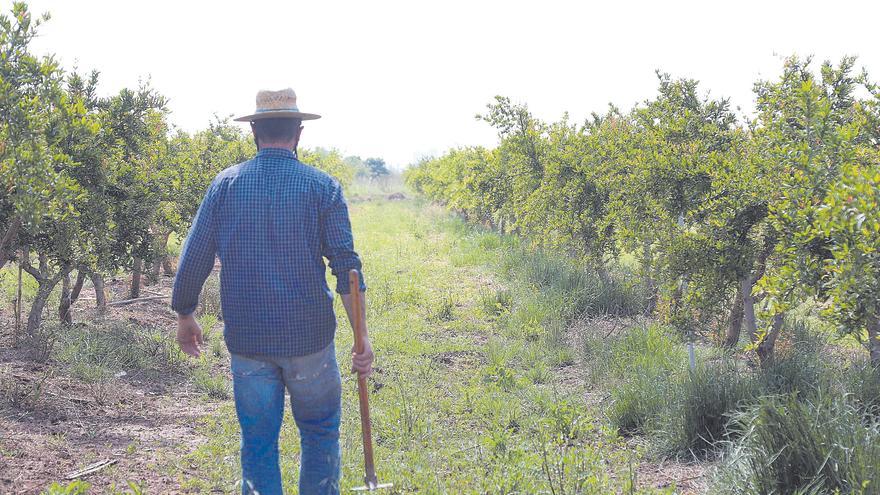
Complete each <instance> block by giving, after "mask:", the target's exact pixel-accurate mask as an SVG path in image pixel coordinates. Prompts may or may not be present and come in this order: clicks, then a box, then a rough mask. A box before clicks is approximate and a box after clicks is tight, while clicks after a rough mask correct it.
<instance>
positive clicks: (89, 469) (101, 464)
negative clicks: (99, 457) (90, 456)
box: [64, 459, 116, 480]
mask: <svg viewBox="0 0 880 495" xmlns="http://www.w3.org/2000/svg"><path fill="white" fill-rule="evenodd" d="M114 464H116V459H104V460H103V461H98V462H96V463H94V464H89V465H88V466H86V467H84V468H82V469H80V470H78V471H74V472H72V473H70V474H68V475H67V476H65V477H64V479H66V480H75V479H77V478H82V477H83V476H85V475H87V474H92V473H94V472H96V471H100V470H102V469H104V468H105V467H107V466H112V465H114Z"/></svg>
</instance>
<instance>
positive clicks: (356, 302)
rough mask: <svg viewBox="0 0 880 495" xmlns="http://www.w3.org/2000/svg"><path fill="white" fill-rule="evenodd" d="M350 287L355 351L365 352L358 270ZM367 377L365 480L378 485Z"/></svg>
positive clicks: (363, 384)
mask: <svg viewBox="0 0 880 495" xmlns="http://www.w3.org/2000/svg"><path fill="white" fill-rule="evenodd" d="M348 287H349V289H351V290H350V293H351V312H352V313H354V318H353V323H352V327H353V330H354V352H355V353H357V354H360V353H362V352H364V330H365V328H366V322H365V321H364V317H363V310H362V309H361V284H360V274H359V273H358V271H357V270H351V271H350V272H348ZM368 394H369V389H368V388H367V379H366V378H364V377H361V376H358V401H359V402H360V406H361V435H362V437H363V442H364V481H365V482H366V484H367V486H368V487H371V486H376V485H377V484H378V482H379V481H378V479H377V478H376V466H375V464H374V462H373V429H372V427H371V426H370V399H369V395H368Z"/></svg>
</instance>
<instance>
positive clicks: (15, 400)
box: [0, 369, 52, 411]
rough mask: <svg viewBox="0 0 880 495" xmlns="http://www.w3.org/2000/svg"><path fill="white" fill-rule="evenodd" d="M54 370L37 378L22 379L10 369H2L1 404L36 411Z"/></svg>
mask: <svg viewBox="0 0 880 495" xmlns="http://www.w3.org/2000/svg"><path fill="white" fill-rule="evenodd" d="M51 377H52V372H51V371H47V372H45V373H43V374H42V375H41V376H40V377H38V378H37V379H36V380H33V381H30V380H20V379H18V378H16V377H15V376H14V375H13V374H12V373H11V372H10V371H9V370H8V369H3V370H0V404H3V405H8V406H11V407H13V408H16V409H20V410H23V411H35V410H37V409H38V408H39V407H40V402H41V399H42V397H43V389H44V387H45V385H46V382H47V381H48V380H49V378H51Z"/></svg>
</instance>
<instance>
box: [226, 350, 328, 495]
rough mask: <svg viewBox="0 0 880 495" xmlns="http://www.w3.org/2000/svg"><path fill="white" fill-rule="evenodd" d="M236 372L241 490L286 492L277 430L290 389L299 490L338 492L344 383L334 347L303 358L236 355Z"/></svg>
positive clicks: (310, 494)
mask: <svg viewBox="0 0 880 495" xmlns="http://www.w3.org/2000/svg"><path fill="white" fill-rule="evenodd" d="M232 375H233V387H234V391H235V411H236V413H238V422H239V425H240V426H241V471H242V493H243V494H245V495H248V494H255V493H258V494H259V495H281V493H282V490H281V469H280V467H279V465H278V435H279V433H280V432H281V420H282V418H283V416H284V389H285V388H287V390H288V391H289V392H290V406H291V409H292V410H293V418H294V420H295V421H296V425H297V427H298V428H299V433H300V446H301V455H300V471H299V493H300V494H301V495H325V494H327V495H331V494H333V495H335V494H338V493H339V473H340V466H339V465H340V452H339V422H340V416H341V413H342V399H341V393H342V383H341V378H340V376H339V366H338V365H337V363H336V352H335V348H334V346H333V345H332V344H331V345H329V346H328V347H327V348H325V349H324V350H323V351H319V352H316V353H314V354H309V355H307V356H301V357H287V358H271V357H263V356H241V355H238V354H233V355H232Z"/></svg>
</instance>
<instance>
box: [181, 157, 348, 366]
mask: <svg viewBox="0 0 880 495" xmlns="http://www.w3.org/2000/svg"><path fill="white" fill-rule="evenodd" d="M215 255H219V257H220V263H221V266H222V268H221V270H220V300H221V305H222V308H223V323H224V331H223V333H224V337H225V339H226V346H227V347H228V348H229V352H231V353H233V354H243V355H251V356H273V357H286V356H303V355H306V354H311V353H313V352H317V351H319V350H321V349H323V348H325V347H326V346H328V345H330V344H331V343H332V342H333V337H334V334H335V333H336V316H335V315H334V313H333V292H331V291H330V289H329V287H328V286H327V281H326V267H325V265H324V259H323V258H325V257H326V258H327V260H328V261H329V265H330V269H331V271H332V272H333V274H334V275H335V276H336V282H337V283H336V292H338V293H340V294H347V293H348V292H349V287H348V278H349V277H348V272H349V270H352V269H357V270H360V268H361V260H360V258H359V257H358V255H357V253H356V252H355V251H354V240H353V238H352V234H351V224H350V222H349V219H348V206H347V205H346V203H345V199H344V198H343V196H342V187H341V186H340V185H339V182H337V181H336V180H335V179H333V178H332V177H330V176H329V175H327V174H325V173H324V172H321V171H320V170H317V169H315V168H312V167H309V166H307V165H305V164H303V163H302V162H300V161H299V160H297V158H296V155H294V154H293V153H292V152H291V151H288V150H283V149H277V148H268V149H263V150H260V151H259V152H258V153H257V156H256V157H255V158H254V159H252V160H249V161H246V162H244V163H240V164H238V165H235V166H233V167H230V168H228V169H226V170H224V171H223V172H221V173H220V174H218V175H217V177H216V178H215V179H214V182H212V183H211V187H210V188H208V191H207V193H206V194H205V198H204V199H203V200H202V204H201V206H200V207H199V211H198V213H197V214H196V217H195V220H194V221H193V226H192V228H191V229H190V232H189V236H188V237H187V239H186V242H185V243H184V245H183V251H182V252H181V255H180V264H179V266H178V270H177V277H176V278H175V280H174V292H173V294H172V296H171V308H172V309H174V310H175V311H177V312H178V313H180V314H190V313H192V312H193V311H194V310H195V309H196V306H197V305H198V298H199V292H201V290H202V285H203V284H204V282H205V279H206V278H207V277H208V275H210V273H211V270H212V269H213V267H214V256H215ZM361 280H363V277H361ZM361 290H366V285H364V284H363V282H361Z"/></svg>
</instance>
